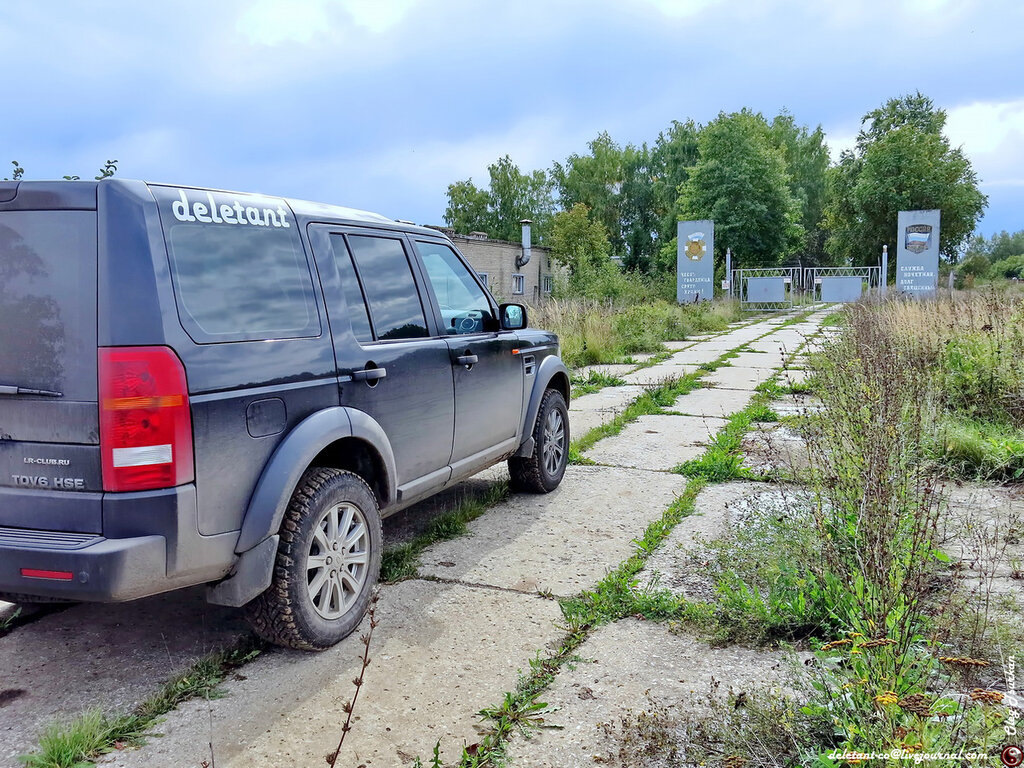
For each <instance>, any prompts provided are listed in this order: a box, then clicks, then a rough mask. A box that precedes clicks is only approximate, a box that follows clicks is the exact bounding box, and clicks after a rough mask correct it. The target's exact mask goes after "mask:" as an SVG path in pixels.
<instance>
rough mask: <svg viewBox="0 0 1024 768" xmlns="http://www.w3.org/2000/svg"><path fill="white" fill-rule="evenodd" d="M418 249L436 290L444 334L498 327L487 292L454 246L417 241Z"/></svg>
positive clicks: (472, 331)
mask: <svg viewBox="0 0 1024 768" xmlns="http://www.w3.org/2000/svg"><path fill="white" fill-rule="evenodd" d="M416 250H417V251H419V254H420V259H421V260H422V261H423V266H424V267H425V268H426V270H427V278H428V279H429V280H430V286H431V287H432V288H433V289H434V296H435V297H436V298H437V304H438V307H439V308H440V310H441V317H442V318H443V319H444V329H445V333H448V334H461V333H480V332H482V331H489V330H494V329H495V328H496V327H497V323H496V321H495V317H494V314H493V313H492V311H491V303H490V302H489V301H488V300H487V294H485V293H484V291H483V289H482V288H481V287H480V286H479V285H477V282H476V281H475V280H474V279H473V275H472V273H471V272H470V271H469V270H468V269H466V267H465V265H464V264H463V263H462V262H461V261H459V257H458V256H456V255H455V252H454V251H453V250H452V249H451V248H449V247H448V246H447V245H444V244H443V243H431V242H422V241H417V242H416Z"/></svg>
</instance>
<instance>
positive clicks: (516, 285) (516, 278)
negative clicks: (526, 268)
mask: <svg viewBox="0 0 1024 768" xmlns="http://www.w3.org/2000/svg"><path fill="white" fill-rule="evenodd" d="M525 292H526V275H512V295H513V296H522V295H523V294H524V293H525Z"/></svg>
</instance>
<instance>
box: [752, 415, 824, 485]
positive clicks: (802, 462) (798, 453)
mask: <svg viewBox="0 0 1024 768" xmlns="http://www.w3.org/2000/svg"><path fill="white" fill-rule="evenodd" d="M742 451H743V454H744V457H743V466H744V467H746V468H747V469H750V470H752V471H754V472H761V473H769V472H785V473H787V475H788V474H789V473H799V472H803V471H804V470H806V469H807V468H808V467H809V465H810V461H809V458H808V454H807V441H806V440H804V438H803V437H802V436H801V435H800V434H799V433H797V432H795V431H794V430H792V429H790V428H789V427H787V426H785V425H784V424H762V425H760V426H759V427H758V428H757V429H754V430H751V431H750V432H748V433H747V434H746V435H745V436H744V438H743V445H742Z"/></svg>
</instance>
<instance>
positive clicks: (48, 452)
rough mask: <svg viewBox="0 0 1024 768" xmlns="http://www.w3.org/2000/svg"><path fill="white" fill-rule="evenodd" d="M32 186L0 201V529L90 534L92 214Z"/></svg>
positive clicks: (94, 466)
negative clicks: (47, 206)
mask: <svg viewBox="0 0 1024 768" xmlns="http://www.w3.org/2000/svg"><path fill="white" fill-rule="evenodd" d="M51 186H56V185H51ZM83 187H84V185H83ZM33 189H34V187H33V185H32V184H28V183H22V185H21V187H20V189H18V190H17V193H16V195H12V196H11V197H13V199H12V200H9V201H8V202H7V203H0V527H4V526H8V527H15V528H41V529H55V530H64V531H72V532H74V531H78V532H98V531H100V530H101V527H102V526H101V517H100V506H99V496H98V492H99V491H101V489H102V481H101V477H100V459H99V447H98V444H99V428H98V408H97V400H96V388H97V382H96V265H97V258H96V211H95V210H38V209H36V210H31V209H26V208H25V206H26V205H31V203H30V202H28V201H31V200H33V199H34V198H36V199H38V200H39V202H41V203H42V202H45V201H55V202H56V204H57V205H58V206H59V205H61V201H60V196H59V193H58V192H56V191H55V192H54V193H52V194H49V195H47V194H38V195H35V194H33ZM84 191H86V190H84V189H81V188H80V189H79V190H78V192H79V193H81V192H84ZM79 196H81V195H79ZM91 198H92V201H93V202H92V205H93V207H94V206H95V191H94V189H93V191H92V192H91ZM65 204H66V203H65ZM40 207H42V206H40ZM89 491H94V492H97V494H96V495H95V496H93V497H92V498H89V494H88V492H89ZM71 494H75V495H74V496H71ZM58 497H60V498H64V499H69V498H70V503H67V504H49V505H46V507H45V510H44V507H43V506H42V505H43V504H45V501H46V500H47V499H50V500H56V499H57V498H58ZM76 500H77V501H76Z"/></svg>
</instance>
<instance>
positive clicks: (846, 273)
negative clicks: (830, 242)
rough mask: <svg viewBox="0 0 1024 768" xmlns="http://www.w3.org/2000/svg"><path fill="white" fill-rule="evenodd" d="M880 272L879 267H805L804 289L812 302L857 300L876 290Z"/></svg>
mask: <svg viewBox="0 0 1024 768" xmlns="http://www.w3.org/2000/svg"><path fill="white" fill-rule="evenodd" d="M881 274H882V269H881V267H807V268H806V269H805V270H804V280H803V284H804V290H805V291H806V293H807V295H808V298H809V299H810V300H811V301H812V302H814V303H821V304H841V303H845V302H849V301H858V300H859V299H860V298H861V297H862V296H864V295H865V294H868V293H872V292H875V291H877V290H878V284H879V280H880V279H881Z"/></svg>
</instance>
